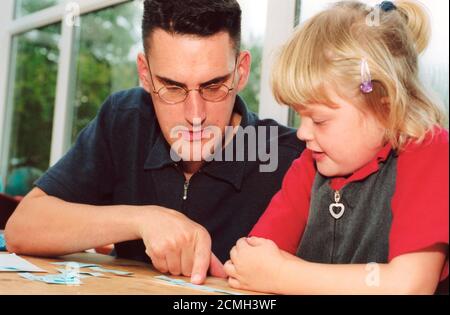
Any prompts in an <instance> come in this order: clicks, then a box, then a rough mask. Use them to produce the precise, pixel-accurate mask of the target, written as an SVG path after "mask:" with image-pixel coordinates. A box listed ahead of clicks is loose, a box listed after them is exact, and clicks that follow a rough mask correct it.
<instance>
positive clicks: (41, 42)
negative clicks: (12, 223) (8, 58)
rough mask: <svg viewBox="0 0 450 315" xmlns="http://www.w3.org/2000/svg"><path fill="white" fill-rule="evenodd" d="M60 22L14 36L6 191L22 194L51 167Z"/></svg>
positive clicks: (12, 193)
mask: <svg viewBox="0 0 450 315" xmlns="http://www.w3.org/2000/svg"><path fill="white" fill-rule="evenodd" d="M59 38H60V24H57V25H50V26H46V27H44V28H41V29H37V30H32V31H29V32H26V33H24V34H20V35H17V36H15V37H14V39H13V56H12V57H13V59H14V61H13V68H12V69H11V73H12V78H11V82H13V89H12V94H13V95H12V98H11V99H12V115H11V117H12V120H11V122H12V123H11V128H10V137H9V138H10V144H9V152H8V153H9V154H8V166H7V177H6V186H5V191H6V193H8V194H11V195H23V194H24V193H27V192H28V189H29V188H31V185H32V182H33V181H34V180H35V179H36V178H37V177H38V176H39V175H40V174H42V172H43V171H45V170H46V169H47V168H48V163H49V157H50V145H51V143H50V142H51V135H52V123H53V109H54V103H55V86H56V76H57V71H58V55H59V50H58V41H59Z"/></svg>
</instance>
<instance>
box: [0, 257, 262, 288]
mask: <svg viewBox="0 0 450 315" xmlns="http://www.w3.org/2000/svg"><path fill="white" fill-rule="evenodd" d="M20 257H22V258H24V259H26V260H28V261H29V262H31V263H32V264H35V265H36V266H38V267H40V268H42V269H44V270H47V271H49V272H50V273H57V270H56V269H57V268H61V266H56V265H52V264H51V263H52V262H57V261H76V262H81V263H95V264H99V265H101V266H102V267H104V268H107V269H116V270H123V271H130V272H133V275H132V276H116V275H110V274H107V276H108V278H102V277H88V278H83V279H82V282H83V284H81V285H78V286H68V285H58V284H47V283H43V282H37V281H30V280H27V279H24V278H22V277H20V276H19V275H18V274H17V273H16V272H0V295H8V294H44V295H52V294H62V295H67V294H72V295H79V294H133V295H134V294H139V295H142V294H161V295H170V294H181V295H209V294H218V293H212V292H206V291H200V290H196V289H191V288H184V287H180V286H173V285H170V284H165V283H164V282H162V281H161V280H157V279H155V278H154V276H158V275H162V274H161V273H159V272H157V271H156V270H155V269H154V268H153V267H152V266H151V265H148V264H145V263H141V262H138V261H133V260H126V259H118V258H115V257H112V256H107V255H101V254H93V253H78V254H72V255H67V256H62V257H58V258H37V257H29V256H23V255H20ZM37 274H39V275H42V273H37ZM171 277H172V278H176V279H183V280H185V281H189V278H186V277H174V276H171ZM204 285H206V286H208V287H213V288H218V289H222V290H226V291H231V292H236V293H241V294H259V293H257V292H249V291H242V290H233V289H231V288H230V287H229V286H228V285H227V282H226V280H225V279H220V278H214V277H208V278H207V279H206V282H205V283H204Z"/></svg>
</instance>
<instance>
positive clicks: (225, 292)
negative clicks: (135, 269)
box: [155, 276, 242, 295]
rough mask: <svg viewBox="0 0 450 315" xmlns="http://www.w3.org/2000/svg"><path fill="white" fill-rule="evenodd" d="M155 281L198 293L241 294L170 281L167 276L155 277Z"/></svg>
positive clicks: (182, 281) (176, 280)
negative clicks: (198, 291) (197, 291)
mask: <svg viewBox="0 0 450 315" xmlns="http://www.w3.org/2000/svg"><path fill="white" fill-rule="evenodd" d="M155 279H158V280H162V281H165V282H167V283H170V284H172V285H177V286H181V287H185V288H190V289H195V290H200V291H206V292H214V293H222V294H229V295H242V294H241V293H237V292H232V291H227V290H222V289H217V288H212V287H208V286H206V285H198V284H193V283H190V282H186V281H184V280H180V279H172V278H170V277H167V276H155Z"/></svg>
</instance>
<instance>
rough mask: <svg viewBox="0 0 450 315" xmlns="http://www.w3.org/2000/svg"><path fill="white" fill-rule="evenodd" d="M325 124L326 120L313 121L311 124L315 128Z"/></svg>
mask: <svg viewBox="0 0 450 315" xmlns="http://www.w3.org/2000/svg"><path fill="white" fill-rule="evenodd" d="M325 122H326V120H313V124H314V125H317V126H321V125H323V124H324V123H325Z"/></svg>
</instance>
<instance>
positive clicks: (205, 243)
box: [138, 206, 221, 284]
mask: <svg viewBox="0 0 450 315" xmlns="http://www.w3.org/2000/svg"><path fill="white" fill-rule="evenodd" d="M138 231H139V236H140V237H141V238H142V240H143V241H144V244H145V247H146V253H147V255H148V256H149V257H150V258H151V260H152V263H153V266H154V267H155V268H156V269H157V270H158V271H160V272H162V273H170V274H172V275H175V276H178V275H183V276H187V277H191V282H192V283H195V284H201V283H203V282H204V281H205V278H206V273H207V271H208V269H209V267H210V262H211V260H213V264H212V266H213V267H214V268H212V271H214V272H215V273H216V274H218V273H219V274H220V265H221V264H220V261H218V260H217V258H216V257H215V256H214V255H213V254H212V253H211V237H210V235H209V233H208V231H207V230H206V229H205V228H204V227H203V226H201V225H200V224H198V223H196V222H194V221H192V220H190V219H189V218H187V217H186V216H185V215H183V214H182V213H180V212H178V211H174V210H171V209H167V208H163V207H157V206H152V209H151V210H150V211H145V212H144V216H143V217H142V218H140V219H139V223H138ZM217 262H218V263H217ZM219 264H220V265H219ZM218 270H219V271H218Z"/></svg>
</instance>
